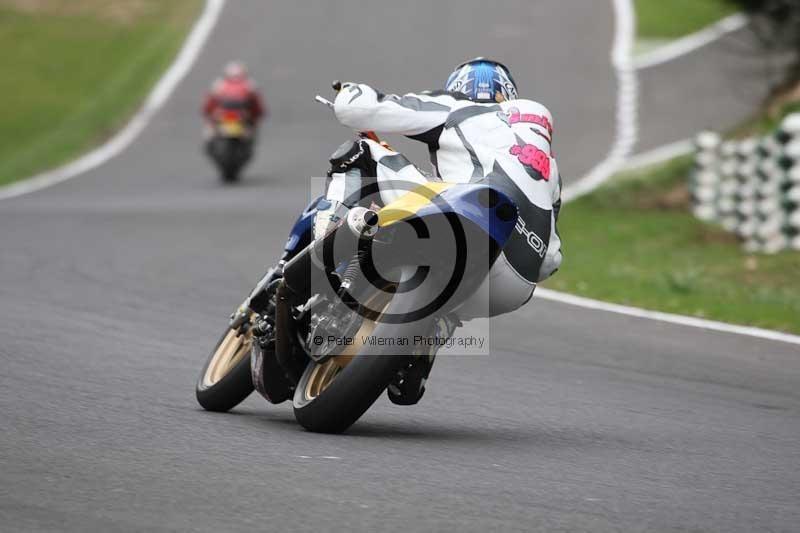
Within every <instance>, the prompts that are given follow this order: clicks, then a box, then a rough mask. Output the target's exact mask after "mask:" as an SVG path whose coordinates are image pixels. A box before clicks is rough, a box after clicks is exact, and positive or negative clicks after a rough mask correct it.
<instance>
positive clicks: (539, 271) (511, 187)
mask: <svg viewBox="0 0 800 533" xmlns="http://www.w3.org/2000/svg"><path fill="white" fill-rule="evenodd" d="M334 111H335V113H336V117H337V118H338V120H339V121H340V122H341V123H342V124H344V125H345V126H348V127H350V128H352V129H354V130H357V131H375V132H377V133H398V134H402V135H406V136H408V137H410V138H412V139H415V140H418V141H421V142H423V143H425V144H427V146H428V149H429V152H430V157H431V163H432V165H433V170H434V173H435V174H436V175H437V176H439V177H440V178H441V179H442V180H443V181H445V182H454V183H468V182H478V181H481V182H488V183H490V184H491V185H492V186H494V187H497V188H498V189H499V190H501V191H503V192H504V193H506V194H507V195H508V196H509V197H511V198H512V199H513V200H514V202H515V203H516V204H517V206H518V209H519V213H518V214H519V218H518V221H517V224H516V231H515V232H513V233H512V236H511V238H510V240H509V242H508V243H507V244H506V245H505V247H504V249H503V252H502V254H501V255H500V257H499V258H498V260H497V261H496V262H495V263H494V265H493V266H492V269H491V271H490V273H489V276H488V277H487V279H486V281H485V282H484V284H483V286H482V287H481V289H480V290H479V291H478V294H476V296H475V298H474V302H470V301H468V302H466V303H465V304H464V305H463V306H462V307H461V308H460V309H459V310H458V316H459V318H461V319H470V318H476V317H478V316H481V315H484V314H485V312H486V310H485V305H483V306H482V307H481V306H480V305H478V304H479V302H485V301H487V298H488V301H489V302H490V304H489V314H490V316H495V315H499V314H503V313H508V312H511V311H514V310H516V309H518V308H519V307H521V306H522V305H524V304H525V303H527V302H528V301H529V300H530V299H531V297H532V295H533V291H534V289H535V287H536V284H537V283H538V282H539V281H542V280H544V279H546V278H548V277H550V276H551V275H552V274H553V273H554V272H555V271H556V270H557V269H558V267H559V265H560V264H561V259H562V255H561V239H560V237H559V235H558V231H557V229H556V223H557V220H558V215H559V210H560V207H561V177H560V175H559V172H558V166H557V164H556V160H555V158H554V156H553V151H552V138H553V119H552V116H551V114H550V112H549V111H548V109H547V108H546V107H544V106H543V105H542V104H540V103H538V102H534V101H532V100H526V99H519V98H517V88H516V84H515V82H514V79H513V77H512V76H511V73H510V71H509V70H508V68H507V67H505V66H504V65H502V64H501V63H499V62H497V61H493V60H489V59H485V58H476V59H473V60H470V61H467V62H465V63H463V64H461V65H459V66H458V67H457V68H456V69H455V71H454V72H453V73H452V74H451V75H450V77H449V78H448V80H447V83H446V84H445V90H444V91H435V92H424V93H420V94H413V93H410V94H406V95H404V96H397V95H393V94H383V93H381V92H380V91H377V90H375V89H373V88H372V87H370V86H369V85H366V84H360V83H346V84H344V85H343V86H342V89H341V91H340V92H339V94H338V95H337V97H336V100H335V102H334ZM362 142H363V143H366V144H367V145H368V147H369V150H370V152H371V155H372V158H373V159H374V160H375V162H376V163H377V169H376V170H377V173H376V176H377V179H378V182H379V183H380V182H381V181H382V180H383V181H389V180H393V179H402V180H406V181H409V180H410V181H418V182H420V183H424V182H425V181H427V180H428V178H427V177H426V176H425V175H424V174H423V173H422V172H421V171H420V170H419V169H417V168H416V167H415V166H414V165H412V164H411V163H410V162H409V161H408V160H407V159H405V158H404V157H403V156H402V155H400V154H398V153H397V152H395V151H393V150H391V149H388V148H386V147H384V146H382V145H380V144H379V143H376V142H374V141H370V140H365V141H362ZM341 189H342V188H341V187H331V188H329V192H328V199H329V200H334V201H343V197H341V196H340V197H336V194H335V192H334V193H332V192H331V191H337V190H341ZM490 286H491V290H489V289H490ZM471 303H474V304H475V305H471Z"/></svg>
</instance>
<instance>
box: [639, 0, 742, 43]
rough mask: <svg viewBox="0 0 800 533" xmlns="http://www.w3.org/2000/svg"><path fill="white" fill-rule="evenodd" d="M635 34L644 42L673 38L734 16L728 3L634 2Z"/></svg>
mask: <svg viewBox="0 0 800 533" xmlns="http://www.w3.org/2000/svg"><path fill="white" fill-rule="evenodd" d="M634 5H635V8H636V23H637V28H638V34H639V37H640V38H643V39H676V38H678V37H683V36H685V35H689V34H690V33H694V32H696V31H699V30H701V29H703V28H704V27H706V26H708V25H709V24H712V23H714V22H716V21H717V20H719V19H721V18H723V17H725V16H727V15H731V14H733V13H735V12H736V11H737V8H736V6H735V5H734V4H732V3H731V2H729V1H728V0H635V3H634Z"/></svg>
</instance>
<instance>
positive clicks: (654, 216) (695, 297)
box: [544, 157, 800, 333]
mask: <svg viewBox="0 0 800 533" xmlns="http://www.w3.org/2000/svg"><path fill="white" fill-rule="evenodd" d="M690 166H691V158H689V157H684V158H680V159H676V160H674V161H672V162H670V163H668V164H666V165H663V166H659V167H657V168H654V169H648V170H644V171H641V172H637V173H632V174H627V175H622V176H618V177H617V178H615V179H614V180H613V181H612V182H611V183H610V184H609V185H607V186H605V187H603V188H601V189H599V190H598V191H596V192H594V193H592V194H591V195H588V196H585V197H583V198H580V199H578V200H576V201H575V202H573V203H570V204H568V205H566V206H565V207H564V209H563V218H562V219H561V221H560V222H559V231H560V233H561V236H562V238H563V241H564V267H563V269H562V270H561V271H560V272H558V273H557V274H556V275H555V276H554V277H553V278H552V279H551V280H548V282H547V283H545V284H544V285H545V286H546V287H548V288H550V289H556V290H560V291H565V292H570V293H573V294H578V295H581V296H587V297H590V298H596V299H600V300H606V301H610V302H615V303H620V304H626V305H633V306H637V307H644V308H647V309H654V310H659V311H666V312H669V313H677V314H681V315H690V316H696V317H703V318H710V319H714V320H720V321H723V322H731V323H736V324H745V325H752V326H758V327H763V328H769V329H777V330H783V331H789V332H793V333H800V254H798V253H796V252H795V253H792V252H785V253H781V254H777V255H771V256H764V255H758V256H751V255H747V254H745V253H744V252H743V251H742V250H741V246H740V243H739V242H738V240H737V239H736V237H735V236H733V235H731V234H730V233H728V232H726V231H724V230H722V229H721V228H717V227H715V226H711V225H707V224H703V223H701V222H700V221H698V220H696V219H695V218H694V217H693V216H692V215H691V214H690V213H689V211H688V207H689V195H688V190H687V188H686V176H687V173H688V172H689V169H690Z"/></svg>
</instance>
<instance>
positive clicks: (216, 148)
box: [206, 102, 254, 183]
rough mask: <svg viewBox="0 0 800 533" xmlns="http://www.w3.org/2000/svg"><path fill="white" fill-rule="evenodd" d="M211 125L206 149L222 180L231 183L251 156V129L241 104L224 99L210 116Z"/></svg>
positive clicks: (252, 136)
mask: <svg viewBox="0 0 800 533" xmlns="http://www.w3.org/2000/svg"><path fill="white" fill-rule="evenodd" d="M212 127H213V132H212V135H211V138H210V139H209V140H208V142H207V146H206V151H207V153H208V155H209V157H211V159H212V161H214V163H215V164H216V166H217V168H218V169H219V173H220V177H221V178H222V181H224V182H227V183H230V182H234V181H236V180H237V179H238V178H239V174H240V172H241V170H242V169H243V168H244V166H245V165H246V164H247V162H248V161H250V158H251V157H252V156H253V141H254V128H253V126H252V124H251V123H250V121H249V120H248V117H247V110H246V109H245V106H244V104H241V105H239V104H237V103H231V102H226V103H225V105H224V106H223V107H222V109H220V111H219V112H218V113H217V114H216V116H215V117H214V124H213V126H212Z"/></svg>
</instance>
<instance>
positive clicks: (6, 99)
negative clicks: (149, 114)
mask: <svg viewBox="0 0 800 533" xmlns="http://www.w3.org/2000/svg"><path fill="white" fill-rule="evenodd" d="M201 8H202V0H170V1H169V2H163V1H161V0H136V1H132V0H120V1H115V2H105V1H101V0H73V1H71V2H64V1H62V0H37V1H31V0H0V49H2V50H5V51H6V52H7V53H4V54H0V71H2V72H4V75H3V76H0V117H2V120H0V185H2V184H5V183H9V182H11V181H14V180H17V179H20V178H24V177H27V176H30V175H31V174H34V173H36V172H39V171H42V170H45V169H47V168H51V167H54V166H57V165H59V164H61V163H64V162H66V161H68V160H70V159H72V158H74V157H75V156H76V155H78V154H80V153H81V152H83V151H86V150H87V149H89V148H90V147H92V146H94V145H97V144H99V143H100V142H102V141H103V140H105V139H106V138H108V137H109V136H110V135H111V134H112V133H113V132H114V131H115V130H117V129H119V128H120V127H121V126H122V125H123V124H124V123H125V122H126V120H127V119H128V118H129V117H130V116H131V114H132V113H133V112H134V111H135V109H136V108H137V107H138V106H139V105H140V104H141V102H142V101H143V100H144V97H145V96H146V95H147V93H148V91H149V89H150V88H151V87H152V86H153V84H154V83H155V82H156V81H157V79H158V78H159V76H160V74H161V73H162V72H163V71H164V70H165V69H166V67H167V66H168V65H169V64H170V62H171V61H172V59H173V58H174V56H175V55H176V53H177V51H178V49H179V48H180V46H181V44H182V42H183V39H184V38H185V36H186V33H187V31H188V29H189V27H190V26H191V24H192V21H193V20H194V18H195V17H196V16H197V15H198V14H199V12H200V9H201Z"/></svg>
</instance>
